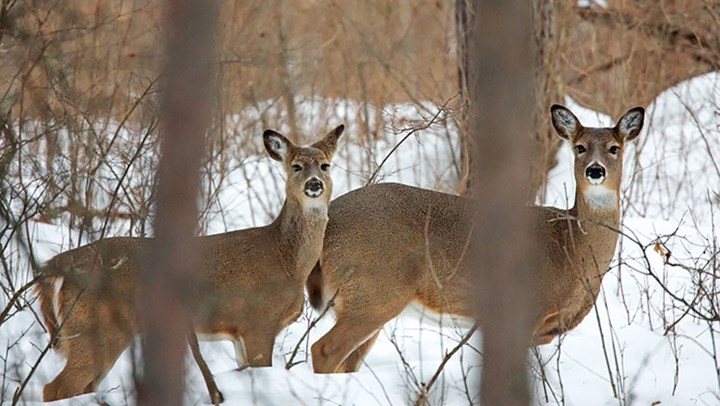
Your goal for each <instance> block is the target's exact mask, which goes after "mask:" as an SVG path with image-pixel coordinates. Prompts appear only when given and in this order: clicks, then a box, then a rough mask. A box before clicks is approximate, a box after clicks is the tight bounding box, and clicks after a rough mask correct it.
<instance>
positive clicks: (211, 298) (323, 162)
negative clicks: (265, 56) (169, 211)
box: [38, 125, 345, 402]
mask: <svg viewBox="0 0 720 406" xmlns="http://www.w3.org/2000/svg"><path fill="white" fill-rule="evenodd" d="M344 129H345V127H344V126H343V125H341V126H339V127H337V128H335V129H334V130H332V131H330V132H329V133H328V134H327V135H326V136H325V137H324V138H323V139H322V140H320V141H318V142H317V143H315V144H313V145H312V146H310V147H304V148H302V147H297V146H295V145H293V143H292V142H290V141H289V140H288V139H287V138H285V137H284V136H283V135H281V134H279V133H277V132H275V131H272V130H267V131H265V133H264V134H263V140H264V144H265V148H266V150H267V152H268V154H269V155H270V157H272V158H273V159H275V160H277V161H280V162H282V163H283V167H284V169H285V172H286V175H287V180H286V183H285V192H286V197H285V203H284V204H283V207H282V210H281V212H280V215H279V216H278V217H277V219H275V221H274V222H273V223H271V224H269V225H267V226H264V227H257V228H250V229H245V230H239V231H234V232H229V233H224V234H216V235H211V236H206V237H198V238H197V240H196V241H197V244H198V247H199V251H200V253H201V266H200V268H199V269H198V270H197V272H199V273H202V274H203V276H204V277H205V278H206V279H207V281H208V282H209V284H210V287H211V292H210V294H209V295H206V296H205V297H203V298H202V305H203V306H204V309H202V310H201V311H199V312H198V313H201V314H196V315H195V317H194V318H193V320H192V324H193V325H194V326H195V330H196V332H197V333H198V335H199V337H200V339H210V340H218V339H228V340H232V341H233V342H234V343H235V350H236V358H237V362H238V365H240V366H245V365H251V366H269V365H271V362H272V350H273V345H274V342H275V336H276V335H277V334H278V333H279V332H280V330H281V329H283V328H284V327H285V326H287V325H288V324H290V323H291V322H292V321H294V320H295V319H296V318H297V317H298V316H299V315H300V313H301V311H302V308H303V304H304V289H303V288H304V284H305V281H306V279H307V276H308V274H309V273H310V271H311V269H312V267H313V265H314V264H315V263H316V262H317V260H318V258H319V257H320V251H321V249H322V241H323V235H324V233H325V226H326V224H327V221H328V202H329V201H330V195H331V192H332V181H331V178H330V174H329V168H330V161H331V160H332V157H333V154H334V153H335V148H336V146H337V140H338V137H340V135H341V134H342V132H343V130H344ZM149 246H150V240H149V239H143V238H130V237H118V238H107V239H103V240H99V241H96V242H94V243H92V244H88V245H85V246H82V247H79V248H76V249H73V250H70V251H67V252H64V253H62V254H59V255H57V256H55V257H54V258H52V259H51V260H50V261H49V262H48V263H47V264H46V265H44V267H43V269H42V273H43V275H44V278H43V280H42V282H41V283H40V284H39V285H38V295H39V299H40V309H41V312H42V315H43V318H44V320H45V325H46V327H47V329H48V331H49V333H50V335H51V337H53V338H54V340H53V342H52V345H53V346H54V347H55V349H56V350H57V351H59V352H60V353H61V354H62V355H63V356H64V357H65V358H66V359H67V364H66V365H65V368H64V369H63V370H62V371H61V372H60V374H59V375H58V376H57V377H56V378H55V379H54V380H53V381H52V382H50V383H48V384H47V385H45V388H44V390H43V399H44V400H45V401H46V402H47V401H52V400H58V399H64V398H68V397H71V396H75V395H79V394H83V393H89V392H94V391H95V390H96V389H97V386H98V384H99V383H100V381H101V380H102V379H103V377H104V376H105V374H106V373H107V372H108V371H109V370H110V368H111V367H112V366H113V364H114V363H115V360H116V359H117V358H118V357H119V356H120V354H121V353H122V352H123V350H124V349H125V348H126V347H127V346H128V344H129V343H130V340H131V339H132V338H133V337H134V336H135V335H136V334H137V333H138V316H137V313H138V311H139V309H137V308H136V300H135V295H136V291H137V287H138V284H139V277H140V276H139V273H138V272H139V268H140V266H141V265H140V263H141V261H142V257H143V256H144V255H146V254H147V250H148V247H149ZM195 310H198V309H195Z"/></svg>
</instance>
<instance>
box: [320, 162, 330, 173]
mask: <svg viewBox="0 0 720 406" xmlns="http://www.w3.org/2000/svg"><path fill="white" fill-rule="evenodd" d="M320 169H322V170H323V171H325V172H327V170H328V169H330V164H322V165H320Z"/></svg>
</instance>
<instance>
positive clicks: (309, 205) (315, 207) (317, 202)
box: [303, 199, 328, 215]
mask: <svg viewBox="0 0 720 406" xmlns="http://www.w3.org/2000/svg"><path fill="white" fill-rule="evenodd" d="M303 209H305V212H306V213H308V214H314V215H327V210H328V206H327V203H326V202H325V201H324V200H323V199H303Z"/></svg>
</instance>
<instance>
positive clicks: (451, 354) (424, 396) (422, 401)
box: [415, 322, 480, 406]
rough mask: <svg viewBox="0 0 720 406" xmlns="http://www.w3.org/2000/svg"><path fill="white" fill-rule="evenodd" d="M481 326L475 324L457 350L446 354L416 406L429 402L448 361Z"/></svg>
mask: <svg viewBox="0 0 720 406" xmlns="http://www.w3.org/2000/svg"><path fill="white" fill-rule="evenodd" d="M479 326H480V325H479V323H477V322H475V324H473V326H472V328H470V330H469V331H468V332H467V334H465V336H464V337H463V338H462V340H460V342H459V343H458V344H457V345H456V346H455V348H453V349H452V350H450V352H448V353H447V354H445V357H444V358H443V360H442V362H441V363H440V365H439V366H438V368H437V370H436V371H435V374H433V376H432V378H430V380H429V381H428V382H427V383H426V384H424V385H423V386H422V387H421V388H420V393H419V394H418V398H417V400H416V401H415V405H416V406H421V405H424V404H425V403H426V402H427V398H428V395H429V394H430V389H432V386H433V385H434V384H435V382H436V381H437V379H438V378H439V377H440V374H441V373H442V371H443V369H445V364H447V363H448V361H450V358H452V357H453V355H455V353H456V352H458V351H459V350H460V348H462V347H463V346H464V345H465V344H466V343H467V342H468V341H470V337H472V335H473V334H475V331H477V329H478V327H479Z"/></svg>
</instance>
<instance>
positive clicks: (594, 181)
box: [586, 176, 605, 185]
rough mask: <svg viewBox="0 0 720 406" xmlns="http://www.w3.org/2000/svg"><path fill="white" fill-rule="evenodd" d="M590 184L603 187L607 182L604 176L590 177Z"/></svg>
mask: <svg viewBox="0 0 720 406" xmlns="http://www.w3.org/2000/svg"><path fill="white" fill-rule="evenodd" d="M586 178H587V180H588V182H590V184H591V185H602V183H603V182H605V177H604V176H602V177H600V178H597V179H595V178H591V177H589V176H586Z"/></svg>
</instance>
